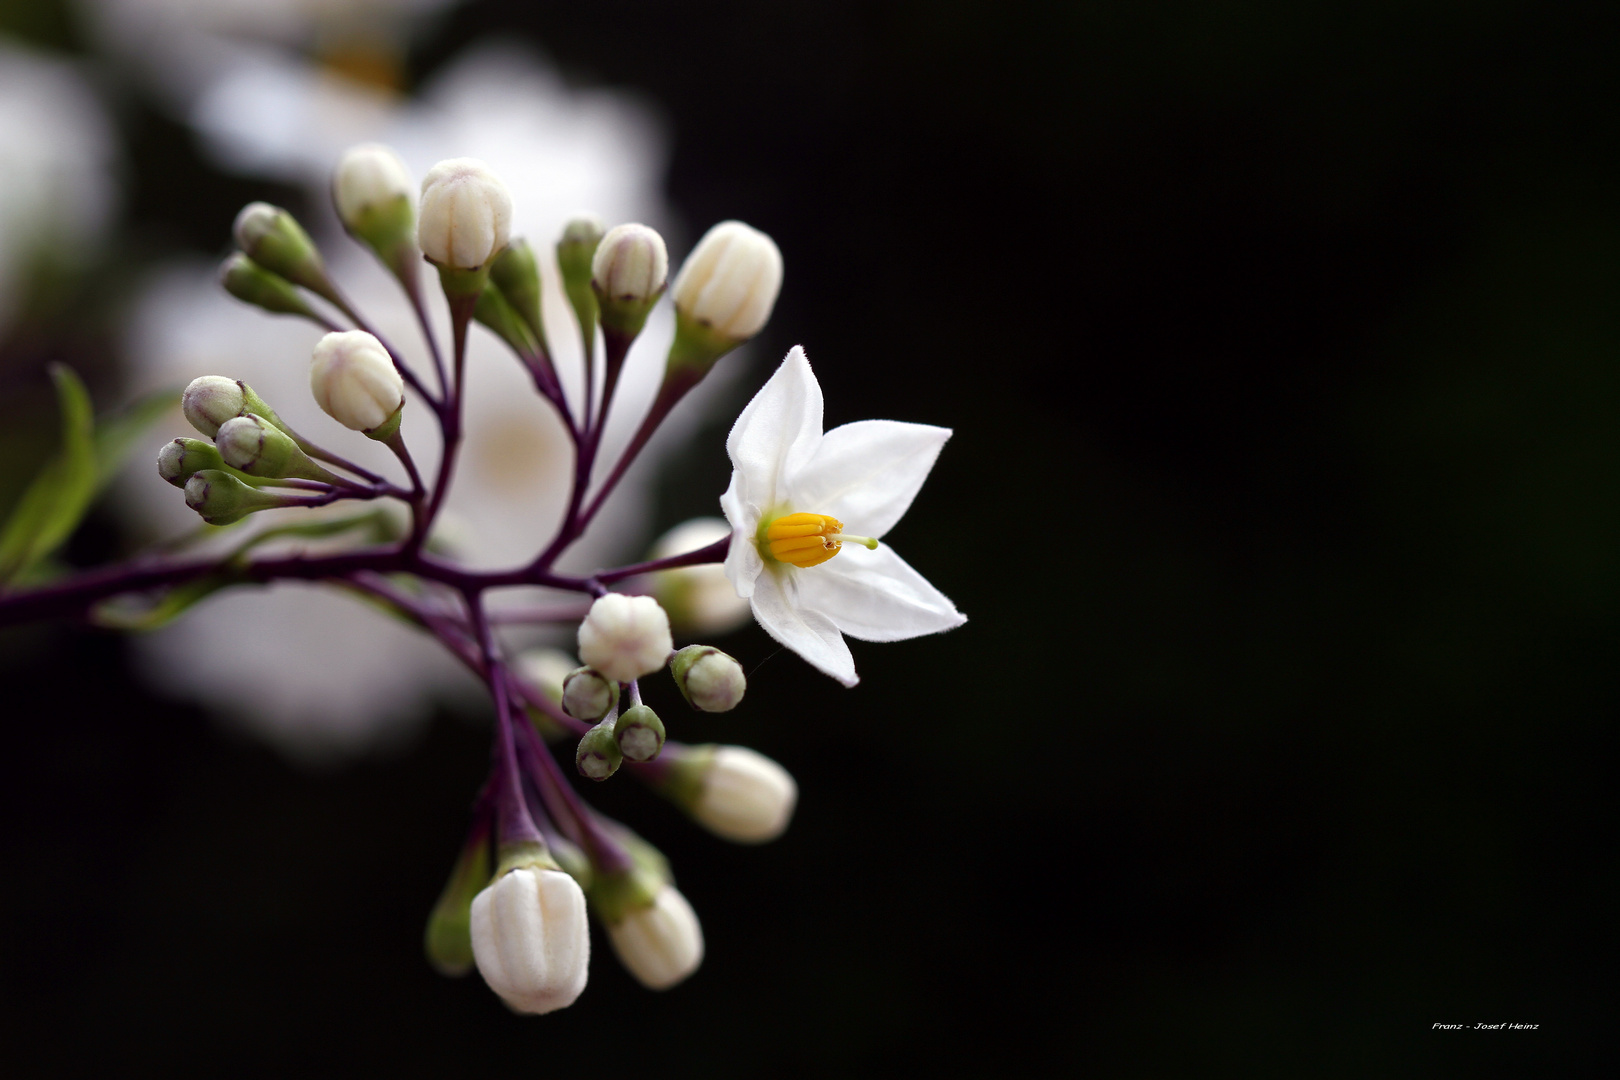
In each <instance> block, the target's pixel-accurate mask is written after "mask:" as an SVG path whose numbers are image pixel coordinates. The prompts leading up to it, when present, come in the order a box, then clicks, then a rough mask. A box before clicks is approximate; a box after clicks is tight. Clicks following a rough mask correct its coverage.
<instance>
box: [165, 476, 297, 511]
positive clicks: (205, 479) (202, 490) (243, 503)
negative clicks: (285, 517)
mask: <svg viewBox="0 0 1620 1080" xmlns="http://www.w3.org/2000/svg"><path fill="white" fill-rule="evenodd" d="M186 505H187V506H189V507H191V508H192V509H193V510H195V511H197V513H198V514H200V515H201V516H202V519H203V520H204V521H206V522H207V523H208V524H210V525H231V524H234V523H235V522H238V521H241V520H242V519H243V518H245V517H247V516H248V515H249V514H251V513H253V512H254V511H256V510H269V509H272V508H273V507H277V506H287V505H289V503H288V502H287V500H285V499H284V498H282V497H281V496H279V495H275V494H273V493H271V492H266V491H260V490H259V489H258V488H255V487H249V486H248V485H247V484H244V483H243V482H242V481H240V480H238V479H237V478H236V477H234V476H232V475H231V474H230V473H228V472H223V471H221V470H219V469H202V470H200V471H198V472H195V473H193V474H192V475H191V479H190V480H187V481H186Z"/></svg>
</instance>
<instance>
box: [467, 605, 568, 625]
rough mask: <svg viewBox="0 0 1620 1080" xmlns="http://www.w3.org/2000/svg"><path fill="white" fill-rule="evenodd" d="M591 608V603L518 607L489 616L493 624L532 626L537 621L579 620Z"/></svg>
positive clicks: (561, 621)
mask: <svg viewBox="0 0 1620 1080" xmlns="http://www.w3.org/2000/svg"><path fill="white" fill-rule="evenodd" d="M590 610H591V608H590V605H589V604H573V605H563V606H560V607H545V608H518V609H515V610H512V611H492V612H490V613H489V616H488V618H489V622H490V625H491V626H530V625H533V624H535V623H564V622H577V621H578V620H580V619H583V618H584V617H585V616H586V615H587V614H588V613H589V612H590Z"/></svg>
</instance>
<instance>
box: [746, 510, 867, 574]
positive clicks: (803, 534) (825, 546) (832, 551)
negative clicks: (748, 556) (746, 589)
mask: <svg viewBox="0 0 1620 1080" xmlns="http://www.w3.org/2000/svg"><path fill="white" fill-rule="evenodd" d="M843 529H844V523H843V522H842V521H839V520H838V519H837V518H835V517H828V516H827V515H826V514H784V515H782V516H781V517H776V518H766V519H764V520H762V521H761V522H760V524H759V533H758V535H757V537H756V539H757V540H758V542H759V553H760V554H761V555H763V556H765V558H767V559H771V560H774V561H776V562H785V563H788V564H789V565H791V566H797V567H800V568H801V569H802V568H804V567H810V566H816V565H819V564H820V563H824V562H826V561H827V560H828V559H830V558H832V557H833V556H834V555H836V554H838V552H839V551H840V550H841V549H842V548H843V546H844V541H845V540H848V541H850V542H852V543H856V544H862V545H864V546H865V547H867V548H871V549H874V550H875V549H876V548H877V546H878V542H877V541H876V540H874V539H873V538H872V537H870V536H846V535H845V534H844V532H843Z"/></svg>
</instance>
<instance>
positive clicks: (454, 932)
mask: <svg viewBox="0 0 1620 1080" xmlns="http://www.w3.org/2000/svg"><path fill="white" fill-rule="evenodd" d="M490 877H491V874H490V840H489V831H488V829H487V828H485V829H483V830H480V831H478V832H475V833H474V834H473V835H472V836H470V837H468V838H467V843H466V844H465V845H463V847H462V849H461V853H460V854H459V855H457V856H456V863H455V866H454V867H452V868H451V870H450V880H449V881H447V882H445V885H444V891H443V892H442V893H440V894H439V902H438V903H436V904H434V905H433V911H432V913H431V914H429V915H428V921H427V931H426V932H425V933H424V934H423V936H422V948H423V951H424V952H425V953H426V954H427V959H428V963H430V964H432V965H433V969H434V970H435V971H437V972H438V973H439V974H440V975H448V976H450V977H451V978H460V977H461V976H463V975H466V974H467V973H468V972H470V971H472V969H473V951H472V929H471V928H472V902H473V898H474V897H475V896H477V895H478V894H479V893H480V892H481V891H482V890H483V889H484V887H485V886H487V885H488V884H489V882H490Z"/></svg>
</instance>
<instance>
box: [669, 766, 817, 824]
mask: <svg viewBox="0 0 1620 1080" xmlns="http://www.w3.org/2000/svg"><path fill="white" fill-rule="evenodd" d="M670 756H671V755H670V754H668V753H666V754H665V757H666V758H669V757H670ZM673 765H674V768H673V769H672V770H671V776H670V781H669V785H668V787H667V788H666V793H667V794H668V795H669V797H670V798H671V799H673V800H674V801H675V802H676V803H677V804H679V805H680V806H681V807H682V808H683V809H685V810H686V812H687V813H688V814H690V815H691V816H692V818H693V819H694V820H696V821H697V822H698V824H700V825H702V826H703V827H704V828H706V829H708V830H709V831H710V832H712V833H714V834H715V835H716V836H720V837H723V838H724V839H727V840H732V841H735V842H736V843H739V844H762V843H764V842H765V841H767V840H774V839H776V837H778V836H780V835H782V831H783V830H784V829H786V828H787V826H788V822H789V821H790V820H791V819H792V817H793V807H794V805H795V804H796V803H797V802H798V799H799V786H798V785H797V784H796V783H794V782H793V777H792V776H790V775H789V774H788V771H787V770H786V769H784V768H782V766H780V765H778V764H777V763H776V762H774V761H772V760H771V759H770V758H768V757H766V756H765V755H764V754H761V753H758V752H756V751H753V750H750V749H748V748H747V747H746V746H692V747H681V748H680V753H679V754H678V755H677V756H675V757H674V759H673Z"/></svg>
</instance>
